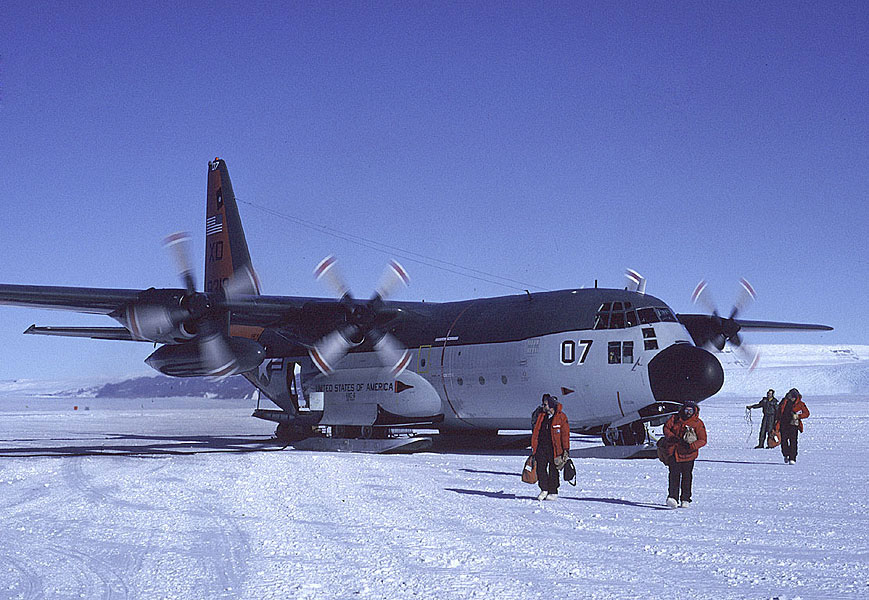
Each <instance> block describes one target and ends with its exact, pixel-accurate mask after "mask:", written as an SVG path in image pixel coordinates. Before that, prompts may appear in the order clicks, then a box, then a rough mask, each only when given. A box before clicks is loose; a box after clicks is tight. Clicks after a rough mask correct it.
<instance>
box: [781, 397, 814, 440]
mask: <svg viewBox="0 0 869 600" xmlns="http://www.w3.org/2000/svg"><path fill="white" fill-rule="evenodd" d="M788 404H790V400H782V401H781V402H780V403H779V405H778V409H777V410H776V411H775V430H776V431H780V430H781V427H780V426H781V422H782V420H784V422H785V423H790V422H791V415H790V414H787V415H786V414H785V410H787V406H788ZM790 412H792V413H797V415H798V419H799V422H798V423H797V427H799V428H800V433H802V432H803V419H805V418H806V417H808V416H809V408H808V407H807V406H806V403H805V402H803V398H802V396H801V397H799V398H797V399H796V400H794V403H793V406H792V407H791V410H790Z"/></svg>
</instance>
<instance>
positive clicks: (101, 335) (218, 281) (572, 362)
mask: <svg viewBox="0 0 869 600" xmlns="http://www.w3.org/2000/svg"><path fill="white" fill-rule="evenodd" d="M205 233H206V238H205V240H206V258H205V286H204V288H205V289H204V291H197V286H196V284H195V280H194V276H193V269H192V267H191V265H190V261H189V259H188V255H189V252H188V250H187V246H188V238H187V237H186V236H184V235H178V234H176V235H173V236H170V237H169V238H167V246H169V247H170V249H172V250H173V253H174V255H175V257H176V259H177V261H178V268H179V271H180V274H181V278H182V280H183V281H184V288H183V289H155V288H149V289H146V290H133V289H109V288H78V287H54V286H33V285H0V304H8V305H19V306H30V307H42V308H52V309H61V310H70V311H77V312H83V313H97V314H104V315H108V316H110V317H112V318H113V319H115V320H116V321H118V322H119V323H120V325H121V326H120V327H36V326H35V325H34V326H31V327H30V328H29V329H27V331H25V333H29V334H42V335H58V336H74V337H88V338H94V339H108V340H133V341H146V342H153V343H155V344H160V347H159V348H157V349H156V350H155V351H154V353H153V354H151V355H150V356H149V357H148V358H147V359H146V362H147V363H148V364H149V365H150V366H152V367H153V368H154V369H156V370H157V371H160V372H161V373H164V374H166V375H170V376H176V377H195V376H228V375H234V374H242V375H243V376H244V377H246V378H247V379H248V380H249V381H250V382H251V383H252V384H253V385H254V386H255V387H256V388H258V389H259V390H260V392H261V395H262V396H265V397H267V398H269V399H270V400H271V401H272V402H273V403H274V404H275V405H276V407H277V408H274V409H270V410H265V409H259V408H258V409H257V410H256V411H255V412H254V416H257V417H260V418H264V419H267V420H271V421H274V422H276V423H278V429H277V433H278V435H279V437H283V438H289V439H300V438H303V437H305V436H310V435H311V434H312V432H313V431H314V430H315V429H317V428H318V427H319V429H320V430H328V431H329V432H330V433H331V436H332V437H333V438H344V439H347V438H376V439H386V438H388V437H389V433H390V430H393V429H395V428H398V427H425V428H436V429H439V430H440V431H441V432H443V433H458V434H461V433H468V434H472V435H480V434H492V433H497V431H498V430H517V429H528V428H529V425H530V413H531V411H532V409H533V408H534V407H535V406H536V405H537V404H538V403H539V401H540V398H541V396H542V394H544V393H550V394H552V395H555V396H558V397H559V399H560V401H561V402H562V403H563V405H564V410H565V412H566V413H567V415H568V416H569V418H570V425H571V428H572V429H573V430H577V431H582V432H588V433H594V434H601V435H602V438H603V441H604V443H606V444H609V445H612V444H617V445H628V444H630V445H633V444H639V443H642V442H643V441H645V439H646V435H647V433H646V427H645V424H646V423H649V422H652V423H653V424H655V423H660V422H662V420H663V419H664V418H666V416H667V415H669V414H671V413H673V412H674V411H675V410H677V409H678V407H679V406H680V405H681V404H682V403H683V402H685V401H688V400H693V401H701V400H703V399H705V398H708V397H710V396H712V395H713V394H715V393H716V392H718V390H719V389H720V388H721V386H722V384H723V382H724V372H723V370H722V367H721V364H720V363H719V361H718V359H717V358H716V357H715V356H714V355H713V354H712V353H711V352H710V351H708V350H707V349H706V348H710V349H712V350H714V349H718V350H721V349H723V348H724V346H725V343H727V342H729V343H730V344H732V345H733V346H735V347H736V348H738V349H740V350H743V351H744V350H745V346H744V345H742V340H741V337H740V334H739V332H740V331H742V330H830V329H832V328H831V327H827V326H824V325H812V324H800V323H780V322H771V321H746V320H744V319H738V318H737V317H738V313H739V311H740V309H741V308H743V307H744V302H743V301H740V303H738V304H737V306H736V307H735V308H734V310H733V312H732V313H731V314H730V316H729V317H722V316H720V315H719V314H718V313H717V311H714V310H713V311H712V313H711V314H675V313H674V312H673V311H672V310H671V309H670V308H669V307H668V306H667V304H666V303H664V302H663V301H662V300H659V299H658V298H655V297H654V296H650V295H648V294H646V293H645V281H644V279H643V278H642V277H641V276H639V275H638V274H637V273H636V272H633V271H628V276H629V279H631V280H632V281H631V283H630V284H629V286H628V287H627V288H626V289H598V288H597V287H595V288H593V289H569V290H560V291H553V292H542V293H529V292H526V293H524V294H518V295H512V296H502V297H496V298H478V299H473V300H465V301H461V302H444V303H435V302H395V301H387V297H388V295H389V293H390V292H391V291H393V290H394V289H395V287H396V286H398V285H403V284H406V283H407V281H408V277H407V274H406V272H405V271H404V269H403V268H402V267H401V266H400V265H399V264H398V263H395V262H393V263H391V264H390V265H389V268H388V269H387V272H386V275H385V277H384V279H383V280H382V282H381V284H380V285H379V286H378V288H377V291H376V293H375V294H374V296H373V297H372V298H371V299H370V300H359V299H355V298H354V297H353V296H352V295H351V294H350V292H349V290H348V289H347V287H346V285H345V284H344V283H343V281H342V279H341V277H340V276H339V275H338V273H337V270H338V268H337V264H336V262H335V260H334V259H333V258H332V257H328V258H326V259H324V260H323V261H322V262H321V263H320V264H319V265H318V266H317V269H316V271H315V273H316V275H317V276H318V277H321V278H323V279H325V280H326V281H329V282H331V283H332V285H333V287H334V288H335V290H336V291H337V294H338V297H339V298H340V299H339V300H333V299H327V298H306V297H297V296H265V295H262V294H260V286H259V282H258V281H257V278H256V275H255V273H254V269H253V265H252V263H251V259H250V255H249V253H248V247H247V242H246V240H245V235H244V231H243V229H242V224H241V219H240V217H239V213H238V207H237V204H236V199H235V195H234V194H233V190H232V184H231V183H230V179H229V172H228V170H227V166H226V163H225V162H224V161H223V160H221V159H219V158H216V159H214V160H213V161H211V162H210V163H209V167H208V192H207V210H206V220H205ZM741 283H742V288H743V292H744V293H743V300H744V301H747V300H750V299H751V298H752V297H753V296H754V290H753V289H752V288H751V286H750V284H748V282H747V281H744V280H743V281H742V282H741ZM704 287H705V284H703V283H702V282H701V284H700V285H698V287H697V289H696V290H695V301H697V300H703V299H704V298H706V295H704ZM746 354H749V355H750V353H748V352H746ZM323 426H325V427H323Z"/></svg>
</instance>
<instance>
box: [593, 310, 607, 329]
mask: <svg viewBox="0 0 869 600" xmlns="http://www.w3.org/2000/svg"><path fill="white" fill-rule="evenodd" d="M609 326H610V314H609V312H599V313H597V316H596V317H595V318H594V328H595V329H607V328H608V327H609Z"/></svg>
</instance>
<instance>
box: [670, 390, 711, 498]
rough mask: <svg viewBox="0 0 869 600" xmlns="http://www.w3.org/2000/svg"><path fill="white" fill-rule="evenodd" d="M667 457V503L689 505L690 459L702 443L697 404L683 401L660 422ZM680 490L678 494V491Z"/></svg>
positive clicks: (702, 435)
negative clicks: (662, 423)
mask: <svg viewBox="0 0 869 600" xmlns="http://www.w3.org/2000/svg"><path fill="white" fill-rule="evenodd" d="M664 436H665V438H666V440H667V442H668V448H669V454H670V460H669V462H668V463H667V466H668V467H669V469H670V478H669V484H670V485H669V489H668V491H667V506H669V507H671V508H676V507H677V506H681V507H682V508H688V507H689V506H691V487H692V484H693V482H694V460H695V459H696V458H697V454H698V452H697V450H699V449H700V448H702V447H703V446H705V445H706V425H704V424H703V421H701V420H700V407H698V406H697V403H696V402H686V403H685V404H684V405H683V406H682V408H681V409H680V410H679V412H678V413H676V414H675V415H673V416H672V417H670V419H669V420H668V421H667V423H666V424H665V425H664ZM680 493H681V494H680Z"/></svg>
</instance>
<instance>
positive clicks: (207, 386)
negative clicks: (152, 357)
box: [79, 375, 254, 399]
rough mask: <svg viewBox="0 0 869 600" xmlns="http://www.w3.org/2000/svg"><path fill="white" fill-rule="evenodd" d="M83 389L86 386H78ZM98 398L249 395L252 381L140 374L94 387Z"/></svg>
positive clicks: (225, 396) (230, 397) (251, 390)
mask: <svg viewBox="0 0 869 600" xmlns="http://www.w3.org/2000/svg"><path fill="white" fill-rule="evenodd" d="M79 391H80V392H81V391H84V390H79ZM92 391H93V396H94V397H96V398H175V397H185V398H222V399H232V398H239V399H241V398H250V397H251V396H252V394H253V392H254V387H253V386H252V385H251V383H250V382H249V381H248V380H247V379H245V378H244V377H242V376H240V375H236V376H234V377H227V378H226V379H223V380H220V381H212V380H209V379H206V378H205V377H165V376H162V375H158V376H156V377H137V378H135V379H127V380H126V381H120V382H118V383H106V384H104V385H101V386H98V387H96V388H93V389H92Z"/></svg>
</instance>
